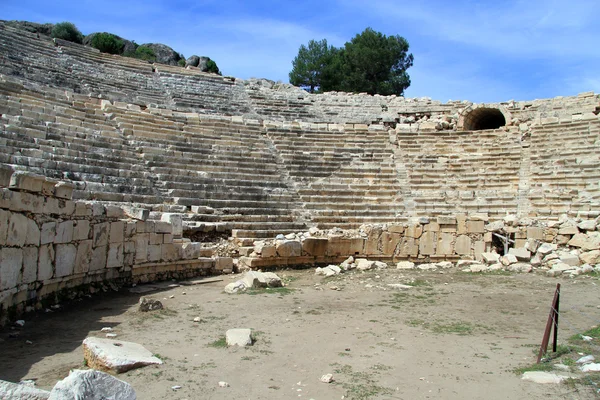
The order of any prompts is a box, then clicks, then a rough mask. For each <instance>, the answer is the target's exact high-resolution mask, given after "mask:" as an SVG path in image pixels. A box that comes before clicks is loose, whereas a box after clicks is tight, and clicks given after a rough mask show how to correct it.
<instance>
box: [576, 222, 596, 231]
mask: <svg viewBox="0 0 600 400" xmlns="http://www.w3.org/2000/svg"><path fill="white" fill-rule="evenodd" d="M596 226H597V223H596V221H595V220H593V219H588V220H585V221H581V222H580V223H578V224H577V227H578V228H579V229H581V230H582V231H593V230H595V229H596Z"/></svg>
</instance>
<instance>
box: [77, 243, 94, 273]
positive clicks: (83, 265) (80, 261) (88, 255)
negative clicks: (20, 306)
mask: <svg viewBox="0 0 600 400" xmlns="http://www.w3.org/2000/svg"><path fill="white" fill-rule="evenodd" d="M93 255H94V250H93V247H92V241H91V240H82V241H80V242H79V243H77V255H76V256H75V269H74V270H73V272H74V273H76V274H80V273H86V272H88V271H89V270H90V263H91V262H92V257H93Z"/></svg>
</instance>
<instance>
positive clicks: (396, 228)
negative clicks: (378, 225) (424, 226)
mask: <svg viewBox="0 0 600 400" xmlns="http://www.w3.org/2000/svg"><path fill="white" fill-rule="evenodd" d="M387 231H388V232H389V233H399V234H402V233H404V225H401V224H391V225H388V228H387Z"/></svg>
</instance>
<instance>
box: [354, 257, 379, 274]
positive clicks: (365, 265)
mask: <svg viewBox="0 0 600 400" xmlns="http://www.w3.org/2000/svg"><path fill="white" fill-rule="evenodd" d="M356 268H357V269H358V270H360V271H367V270H370V269H373V268H375V261H369V260H367V259H366V258H357V259H356Z"/></svg>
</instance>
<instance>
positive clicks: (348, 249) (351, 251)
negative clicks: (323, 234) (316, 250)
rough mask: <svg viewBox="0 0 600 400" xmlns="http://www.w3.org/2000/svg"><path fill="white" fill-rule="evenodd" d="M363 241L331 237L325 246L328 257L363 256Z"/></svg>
mask: <svg viewBox="0 0 600 400" xmlns="http://www.w3.org/2000/svg"><path fill="white" fill-rule="evenodd" d="M364 245H365V239H362V238H341V237H331V238H329V240H328V244H327V255H328V256H355V255H359V254H363V248H364Z"/></svg>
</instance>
